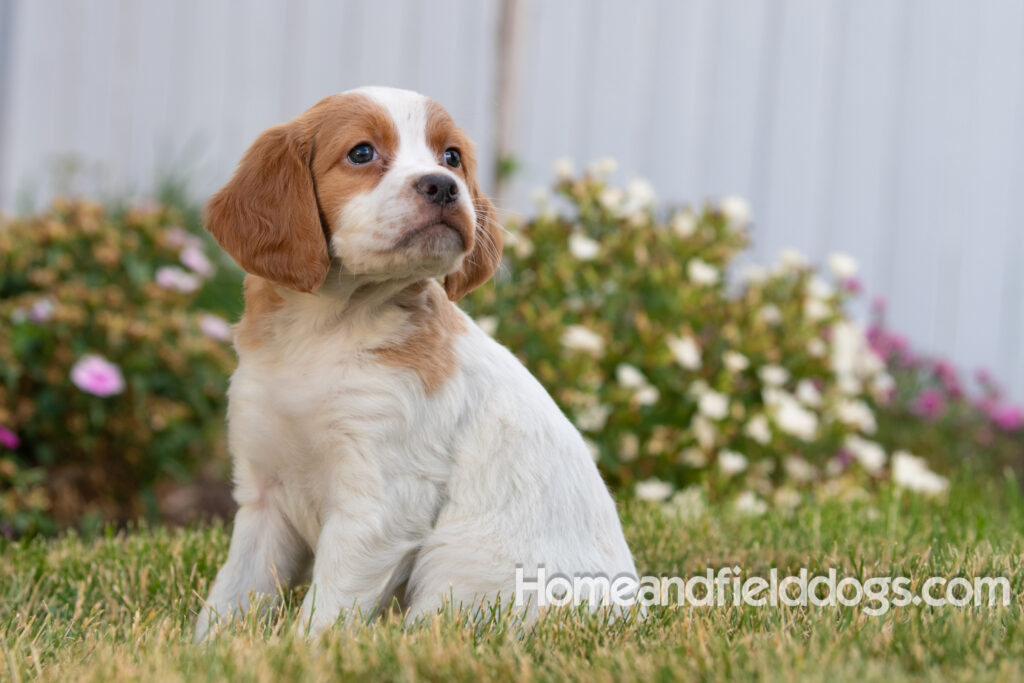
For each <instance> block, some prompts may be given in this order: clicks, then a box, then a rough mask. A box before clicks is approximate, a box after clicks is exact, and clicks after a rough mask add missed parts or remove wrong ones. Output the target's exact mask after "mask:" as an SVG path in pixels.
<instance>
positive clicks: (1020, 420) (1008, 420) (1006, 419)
mask: <svg viewBox="0 0 1024 683" xmlns="http://www.w3.org/2000/svg"><path fill="white" fill-rule="evenodd" d="M988 416H989V418H990V419H991V420H992V421H993V422H995V423H996V426H998V427H999V428H1000V429H1002V430H1004V431H1007V432H1015V431H1017V430H1018V429H1020V428H1021V427H1022V426H1024V410H1021V409H1020V407H1019V406H1012V405H1001V406H1000V405H997V406H993V407H992V408H991V409H990V410H989V411H988Z"/></svg>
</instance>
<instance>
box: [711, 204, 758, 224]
mask: <svg viewBox="0 0 1024 683" xmlns="http://www.w3.org/2000/svg"><path fill="white" fill-rule="evenodd" d="M718 210H719V211H721V212H722V215H723V216H725V218H726V220H727V221H729V226H730V227H732V228H745V227H747V226H748V225H750V221H751V215H752V214H751V212H750V204H748V203H747V200H746V199H744V198H743V197H736V196H730V197H722V199H721V200H719V202H718Z"/></svg>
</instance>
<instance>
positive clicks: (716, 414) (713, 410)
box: [697, 390, 729, 420]
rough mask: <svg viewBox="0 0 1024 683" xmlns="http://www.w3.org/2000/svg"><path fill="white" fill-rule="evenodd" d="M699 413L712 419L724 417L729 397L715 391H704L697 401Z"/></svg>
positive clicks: (727, 409)
mask: <svg viewBox="0 0 1024 683" xmlns="http://www.w3.org/2000/svg"><path fill="white" fill-rule="evenodd" d="M697 410H699V411H700V414H701V415H703V416H705V417H708V418H711V419H712V420H721V419H724V418H725V416H726V415H728V414H729V399H728V398H727V397H726V396H725V394H720V393H718V392H717V391H711V390H708V391H706V392H705V393H704V394H703V395H702V396H701V397H700V400H699V401H698V402H697Z"/></svg>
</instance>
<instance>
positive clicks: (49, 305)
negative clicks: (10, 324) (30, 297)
mask: <svg viewBox="0 0 1024 683" xmlns="http://www.w3.org/2000/svg"><path fill="white" fill-rule="evenodd" d="M55 308H56V306H55V305H54V303H53V299H50V298H46V299H40V300H39V301H37V302H35V303H34V304H32V308H30V309H29V317H30V318H32V322H37V323H42V322H46V321H47V320H49V319H50V318H52V317H53V311H54V309H55Z"/></svg>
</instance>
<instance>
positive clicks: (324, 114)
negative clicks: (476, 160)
mask: <svg viewBox="0 0 1024 683" xmlns="http://www.w3.org/2000/svg"><path fill="white" fill-rule="evenodd" d="M364 142H365V143H369V144H372V145H373V146H374V147H375V148H376V149H377V151H378V152H379V153H380V155H381V157H382V159H381V161H379V162H374V163H369V164H364V165H361V166H356V165H352V164H349V163H347V161H346V155H347V153H348V151H349V150H350V149H351V148H352V147H354V146H355V145H357V144H359V143H364ZM397 145H398V132H397V130H396V129H395V126H394V123H393V122H392V121H391V117H390V115H389V114H388V113H387V110H386V109H385V108H384V107H383V106H381V105H380V104H378V103H376V102H374V101H373V100H372V99H371V98H369V97H367V96H365V95H361V94H358V93H349V94H344V95H332V96H330V97H326V98H324V99H323V100H321V101H320V102H318V103H317V104H316V105H314V106H313V107H311V108H310V109H309V110H307V111H306V112H305V113H304V114H302V115H301V116H299V117H298V118H296V119H295V120H293V121H292V122H290V123H286V124H282V125H279V126H274V127H272V128H269V129H267V130H266V131H264V132H263V133H262V134H261V135H260V136H259V137H258V138H257V139H256V141H255V142H254V143H253V144H252V146H251V147H250V148H249V149H248V150H247V151H246V153H245V155H244V156H243V157H242V161H241V162H240V163H239V164H238V169H237V170H236V171H235V174H234V175H233V176H232V178H231V180H230V181H228V183H227V185H225V186H224V187H223V188H222V189H221V190H220V192H218V193H217V194H215V195H214V196H213V198H212V199H211V200H210V202H209V204H208V206H207V219H206V228H207V230H209V231H210V232H211V233H212V234H213V236H214V237H215V238H216V239H217V242H218V243H219V244H220V245H221V247H223V248H224V250H225V251H227V252H228V254H230V255H231V257H232V258H233V259H234V260H235V261H236V262H237V263H238V265H240V266H241V267H242V268H244V269H245V270H246V271H247V272H249V273H252V274H254V275H258V276H260V277H263V278H266V279H268V280H270V281H272V282H275V283H277V284H280V285H284V286H285V287H288V288H290V289H294V290H297V291H300V292H312V291H315V290H316V289H318V288H319V287H320V285H321V284H323V281H324V278H325V277H326V276H327V271H328V269H329V267H330V259H331V254H330V252H329V250H328V235H327V234H326V233H327V231H328V230H329V228H328V227H327V226H325V225H324V220H323V218H324V216H327V217H334V216H336V215H337V213H338V211H340V208H341V206H343V205H344V203H345V202H346V201H348V199H350V198H351V197H353V196H355V195H356V194H359V193H362V192H368V191H370V190H372V189H373V188H374V187H376V185H377V183H379V182H380V179H381V177H382V176H383V173H384V168H385V164H384V161H386V159H387V155H388V154H392V153H393V152H394V150H395V149H396V148H397ZM328 223H329V221H328Z"/></svg>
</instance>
